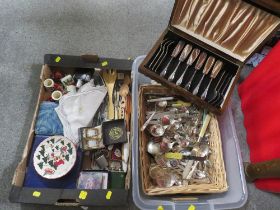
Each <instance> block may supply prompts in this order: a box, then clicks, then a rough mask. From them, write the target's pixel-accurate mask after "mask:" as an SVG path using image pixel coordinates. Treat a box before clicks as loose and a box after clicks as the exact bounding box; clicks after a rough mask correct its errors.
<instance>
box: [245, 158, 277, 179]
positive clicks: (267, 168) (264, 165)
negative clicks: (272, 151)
mask: <svg viewBox="0 0 280 210" xmlns="http://www.w3.org/2000/svg"><path fill="white" fill-rule="evenodd" d="M245 175H246V180H247V181H250V182H252V181H254V180H255V179H262V178H280V159H275V160H270V161H264V162H259V163H251V164H248V165H247V166H245Z"/></svg>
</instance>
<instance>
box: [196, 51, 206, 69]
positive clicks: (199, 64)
mask: <svg viewBox="0 0 280 210" xmlns="http://www.w3.org/2000/svg"><path fill="white" fill-rule="evenodd" d="M206 58H207V54H206V53H205V52H203V53H201V54H200V56H199V57H198V60H197V62H196V64H195V70H199V69H201V67H202V66H203V64H204V62H205V60H206Z"/></svg>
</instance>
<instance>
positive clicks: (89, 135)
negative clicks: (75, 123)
mask: <svg viewBox="0 0 280 210" xmlns="http://www.w3.org/2000/svg"><path fill="white" fill-rule="evenodd" d="M79 133H80V139H81V142H82V149H83V150H93V149H101V148H104V144H103V139H102V132H101V126H97V127H94V128H91V127H85V128H80V132H79Z"/></svg>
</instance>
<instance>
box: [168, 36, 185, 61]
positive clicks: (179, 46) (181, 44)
mask: <svg viewBox="0 0 280 210" xmlns="http://www.w3.org/2000/svg"><path fill="white" fill-rule="evenodd" d="M184 45H185V42H184V41H182V40H181V41H179V42H178V44H177V45H176V47H175V48H174V50H173V52H172V54H171V57H172V58H176V57H177V56H178V55H179V53H180V52H181V50H182V49H183V47H184Z"/></svg>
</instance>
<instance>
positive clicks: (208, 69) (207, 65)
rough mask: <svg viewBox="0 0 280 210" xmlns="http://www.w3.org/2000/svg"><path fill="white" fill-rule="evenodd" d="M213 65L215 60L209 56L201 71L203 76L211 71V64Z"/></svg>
mask: <svg viewBox="0 0 280 210" xmlns="http://www.w3.org/2000/svg"><path fill="white" fill-rule="evenodd" d="M214 63H215V58H214V57H212V56H210V57H209V58H208V59H207V61H206V64H205V66H204V69H203V74H208V72H209V71H210V70H211V68H212V66H213V64H214Z"/></svg>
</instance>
